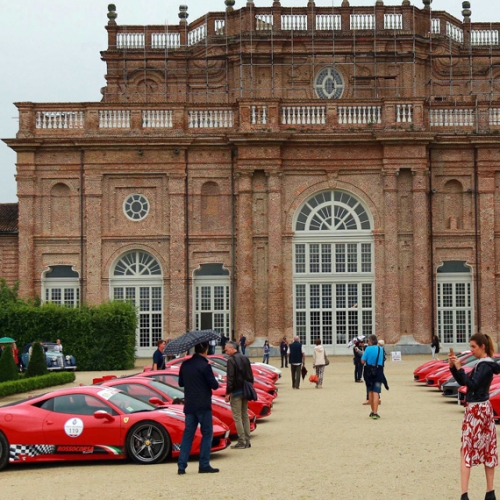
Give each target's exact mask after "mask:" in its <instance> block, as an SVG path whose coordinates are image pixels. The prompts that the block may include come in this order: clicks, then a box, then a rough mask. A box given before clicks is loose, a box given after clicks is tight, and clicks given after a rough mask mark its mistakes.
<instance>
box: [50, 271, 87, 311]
mask: <svg viewBox="0 0 500 500" xmlns="http://www.w3.org/2000/svg"><path fill="white" fill-rule="evenodd" d="M57 291H59V292H60V294H61V298H60V300H57V299H56V298H55V293H56V292H57ZM66 291H71V292H72V294H73V297H72V299H71V300H69V299H67V298H66ZM48 295H50V297H48ZM42 302H44V303H47V302H52V303H54V304H59V305H62V306H68V307H78V306H79V305H80V280H79V279H78V278H46V277H45V275H44V277H43V279H42Z"/></svg>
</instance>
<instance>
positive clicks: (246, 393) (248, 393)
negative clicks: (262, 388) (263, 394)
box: [243, 380, 257, 401]
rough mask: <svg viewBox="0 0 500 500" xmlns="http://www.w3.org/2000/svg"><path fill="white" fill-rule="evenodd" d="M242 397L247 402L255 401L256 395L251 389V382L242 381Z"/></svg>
mask: <svg viewBox="0 0 500 500" xmlns="http://www.w3.org/2000/svg"><path fill="white" fill-rule="evenodd" d="M243 397H244V398H245V399H246V400H247V401H257V393H256V392H255V389H254V388H253V384H252V382H249V381H248V380H244V381H243Z"/></svg>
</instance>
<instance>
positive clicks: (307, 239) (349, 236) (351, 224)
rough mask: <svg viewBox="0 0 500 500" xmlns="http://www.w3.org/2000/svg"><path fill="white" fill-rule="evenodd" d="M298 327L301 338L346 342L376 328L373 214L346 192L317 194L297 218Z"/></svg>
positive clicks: (336, 342)
mask: <svg viewBox="0 0 500 500" xmlns="http://www.w3.org/2000/svg"><path fill="white" fill-rule="evenodd" d="M294 229H295V234H294V240H293V243H294V245H293V246H294V268H293V269H294V275H293V281H294V318H295V321H294V330H295V333H296V334H297V335H299V337H300V338H301V342H303V343H305V344H306V345H307V344H313V343H314V341H315V340H316V339H318V338H319V339H321V341H322V343H323V344H325V345H346V344H347V343H348V342H349V341H350V340H351V339H353V338H354V337H356V336H358V335H362V334H363V335H368V334H371V333H373V331H374V305H375V301H374V300H375V299H374V276H375V273H374V269H373V261H374V259H373V236H372V231H371V229H372V221H371V216H370V214H369V213H368V211H367V210H366V208H365V206H364V205H363V203H362V202H361V201H360V200H359V199H357V198H356V197H355V196H353V195H352V194H349V193H346V192H344V191H325V192H321V193H317V194H315V195H314V196H312V197H311V198H309V199H308V200H306V202H305V203H303V204H302V206H301V207H299V209H298V210H297V215H296V217H295V221H294Z"/></svg>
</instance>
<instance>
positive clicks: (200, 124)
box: [188, 109, 233, 129]
mask: <svg viewBox="0 0 500 500" xmlns="http://www.w3.org/2000/svg"><path fill="white" fill-rule="evenodd" d="M232 127H233V110H231V109H191V110H189V111H188V128H205V129H212V128H232Z"/></svg>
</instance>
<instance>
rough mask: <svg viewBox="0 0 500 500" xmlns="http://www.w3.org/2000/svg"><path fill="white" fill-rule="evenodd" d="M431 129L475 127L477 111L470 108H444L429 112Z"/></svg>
mask: <svg viewBox="0 0 500 500" xmlns="http://www.w3.org/2000/svg"><path fill="white" fill-rule="evenodd" d="M429 117H430V126H431V127H464V128H465V127H473V126H474V124H475V111H474V109H470V108H442V109H431V110H430V111H429Z"/></svg>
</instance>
